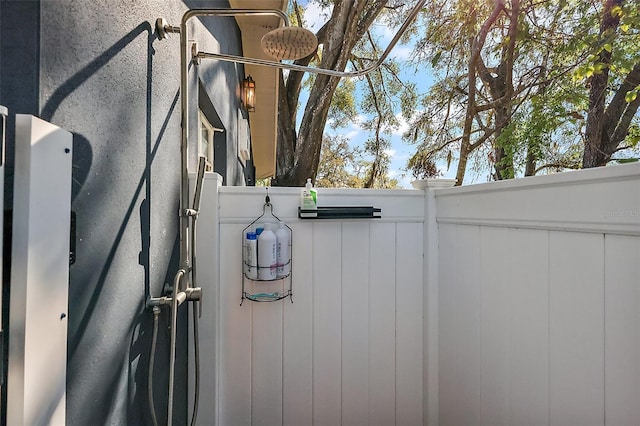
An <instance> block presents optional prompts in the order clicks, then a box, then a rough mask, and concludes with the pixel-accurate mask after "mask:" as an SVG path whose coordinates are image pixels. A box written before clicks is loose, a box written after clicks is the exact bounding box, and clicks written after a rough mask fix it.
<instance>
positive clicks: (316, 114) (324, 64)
mask: <svg viewBox="0 0 640 426" xmlns="http://www.w3.org/2000/svg"><path fill="white" fill-rule="evenodd" d="M385 3H386V1H384V0H375V1H364V0H336V1H335V2H334V6H333V11H332V14H331V19H330V21H329V22H327V25H325V27H323V30H322V31H323V32H322V34H320V32H319V33H318V37H319V42H320V43H322V60H321V63H320V65H319V67H320V68H325V69H333V70H338V71H344V69H345V67H346V65H347V62H348V60H349V56H350V54H351V51H352V49H353V47H354V46H355V44H356V42H357V41H358V40H359V39H360V37H361V36H362V35H363V34H364V33H365V31H366V30H367V28H369V26H370V25H371V23H372V22H373V20H374V19H375V17H376V16H377V15H378V13H379V12H380V10H381V9H382V8H383V7H384V5H385ZM292 77H294V78H295V80H294V79H292ZM300 77H301V76H300V75H299V74H295V73H289V78H287V82H286V89H285V90H281V91H280V96H281V97H282V96H286V95H287V94H290V95H291V96H290V97H289V98H288V100H287V102H288V106H289V108H288V111H280V114H279V116H278V123H279V125H280V126H281V127H283V130H282V131H278V138H284V139H283V140H279V141H278V147H279V148H280V147H282V149H283V155H284V156H285V157H286V158H284V159H282V161H278V164H279V168H277V170H276V177H275V178H274V179H272V181H271V184H272V185H273V186H303V185H304V183H305V182H306V180H307V178H315V176H316V174H317V171H318V163H319V161H320V151H321V148H322V136H323V133H324V128H325V124H326V122H327V116H328V113H329V106H330V104H331V98H332V97H333V93H334V92H335V90H336V87H337V86H338V83H339V81H340V78H338V77H330V76H326V75H320V74H318V75H317V76H316V77H315V82H314V84H313V87H312V88H311V91H310V93H309V100H308V101H307V105H306V107H305V109H304V114H303V116H302V122H301V124H300V131H299V134H298V135H297V137H296V135H295V130H293V131H291V129H295V123H296V112H297V99H298V95H299V87H300V86H299V85H300V81H301V78H300ZM290 79H291V80H290ZM289 84H292V87H291V88H290V87H289ZM294 86H295V87H294ZM292 100H295V107H294V102H292ZM279 104H280V105H282V100H281V101H280V102H279ZM281 115H282V116H281ZM291 152H293V153H294V154H293V161H291V157H290V153H291ZM278 156H280V152H278Z"/></svg>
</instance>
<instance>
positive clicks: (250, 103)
mask: <svg viewBox="0 0 640 426" xmlns="http://www.w3.org/2000/svg"><path fill="white" fill-rule="evenodd" d="M242 102H244V107H245V108H246V109H247V111H255V110H256V82H255V81H253V79H252V78H251V76H247V78H245V79H244V81H243V82H242Z"/></svg>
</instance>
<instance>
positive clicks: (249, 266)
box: [244, 232, 258, 280]
mask: <svg viewBox="0 0 640 426" xmlns="http://www.w3.org/2000/svg"><path fill="white" fill-rule="evenodd" d="M245 250H246V251H245V259H244V267H245V275H246V277H247V278H249V279H252V280H257V279H258V246H257V236H256V233H255V232H247V238H246V240H245Z"/></svg>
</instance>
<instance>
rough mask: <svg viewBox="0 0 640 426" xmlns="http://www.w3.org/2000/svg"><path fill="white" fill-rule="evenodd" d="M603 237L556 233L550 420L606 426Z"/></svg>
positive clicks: (553, 243)
mask: <svg viewBox="0 0 640 426" xmlns="http://www.w3.org/2000/svg"><path fill="white" fill-rule="evenodd" d="M603 240H604V238H603V235H598V234H582V233H570V232H551V234H550V244H549V258H550V264H549V268H550V271H549V272H550V273H549V279H550V295H549V296H550V302H549V317H550V324H549V325H550V336H549V337H550V338H549V340H550V348H549V349H550V356H549V359H550V365H549V368H550V396H549V398H550V420H551V423H552V424H584V425H587V424H589V425H593V424H602V423H603V422H604V325H603V324H604V300H603V296H604V283H603V279H604V265H603V263H604V262H603V259H604V244H603Z"/></svg>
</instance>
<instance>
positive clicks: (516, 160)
mask: <svg viewBox="0 0 640 426" xmlns="http://www.w3.org/2000/svg"><path fill="white" fill-rule="evenodd" d="M512 3H513V2H512V1H509V0H505V2H504V4H505V10H506V11H509V10H510V8H511V7H512ZM492 5H493V2H489V1H485V2H478V1H474V0H457V1H451V2H431V3H430V4H428V5H427V6H425V11H424V13H423V15H421V19H422V20H421V22H420V24H419V25H418V27H419V28H422V29H424V30H423V31H422V32H421V33H419V35H420V38H419V40H418V42H417V43H416V50H415V52H414V54H413V58H414V61H415V62H414V63H415V65H416V69H418V68H419V67H422V66H425V64H428V65H430V66H431V67H432V71H433V73H434V74H435V75H436V77H437V79H436V81H435V83H434V84H433V86H432V87H431V89H430V91H429V92H428V93H427V94H425V96H424V97H423V98H422V99H421V100H420V103H421V106H422V108H421V111H420V112H418V113H416V114H415V115H414V117H413V119H412V126H411V129H410V131H409V132H407V134H405V135H404V137H405V140H406V141H407V142H408V143H413V144H416V150H417V152H416V155H414V157H413V158H412V159H411V160H410V161H409V164H408V167H409V169H411V170H413V172H414V174H416V173H418V174H419V173H421V170H422V169H423V168H424V167H425V166H424V164H428V163H424V161H425V159H428V160H429V161H433V162H435V163H436V164H443V163H445V162H449V161H447V157H449V159H450V158H451V155H450V153H451V152H452V151H453V152H454V153H456V154H457V153H458V152H459V150H460V141H461V138H462V136H463V124H464V119H465V114H464V113H465V111H467V107H468V102H469V97H468V93H469V87H468V79H467V73H468V65H469V58H470V54H471V50H470V43H471V41H472V40H473V39H474V38H475V37H477V35H478V31H479V29H480V25H482V23H483V22H485V20H486V19H487V17H488V16H489V13H490V12H491V7H492ZM602 5H603V2H585V1H581V0H560V1H558V0H555V1H553V0H542V1H534V0H520V15H519V20H518V28H517V37H516V40H515V56H514V62H513V78H512V84H513V93H512V95H511V97H510V99H509V101H508V103H507V105H506V107H507V108H508V109H509V114H510V115H509V121H508V122H507V123H500V124H499V123H497V122H496V119H497V118H496V117H497V116H496V111H497V109H495V108H485V109H483V108H482V106H483V105H486V104H488V103H489V102H491V101H492V100H495V98H492V96H491V93H490V87H488V85H487V84H486V82H484V81H482V80H481V79H480V78H479V74H477V75H476V77H477V80H476V87H475V90H476V91H477V94H476V106H477V107H481V108H480V110H479V111H476V112H475V114H474V117H473V124H472V128H471V133H470V141H471V146H472V148H473V149H474V150H477V152H475V153H472V154H471V156H470V160H469V161H470V163H469V164H468V167H469V168H471V169H473V170H476V171H481V170H485V171H486V170H487V169H488V168H490V167H491V166H493V165H494V163H495V161H496V158H495V155H494V153H492V150H495V149H496V148H501V149H502V150H503V151H504V154H505V157H504V158H503V160H502V164H501V165H504V166H507V168H509V167H511V166H512V169H511V171H510V172H508V176H507V177H513V176H518V175H521V174H522V173H524V171H525V168H528V167H533V169H534V171H535V172H536V173H547V172H550V171H557V170H563V169H566V168H576V167H580V165H581V153H582V150H583V144H584V137H585V128H586V120H587V116H588V109H589V103H588V102H589V90H590V84H591V79H592V78H593V77H594V76H597V75H602V74H603V73H606V74H607V76H608V84H607V91H606V94H605V96H606V102H607V103H608V102H610V101H611V99H612V98H613V96H614V95H615V93H616V91H617V89H618V88H619V87H620V85H621V84H622V82H623V81H624V80H625V78H626V76H627V75H628V74H629V72H630V71H631V70H632V69H633V67H634V66H635V65H636V64H637V63H638V61H640V55H639V54H638V52H640V7H639V3H638V1H637V0H626V1H624V2H623V3H622V6H621V7H616V8H614V9H613V10H612V11H611V13H612V16H615V17H617V18H619V19H620V25H619V27H618V29H617V30H616V31H605V32H603V33H602V34H600V22H601V19H602ZM508 16H509V15H508V13H502V14H501V15H500V16H499V18H498V19H497V20H496V21H495V24H494V25H493V26H492V27H491V28H490V29H489V31H488V34H487V38H486V42H485V44H484V46H483V48H482V50H481V52H480V57H481V60H482V62H483V63H484V64H485V65H486V69H487V70H488V71H489V72H490V73H491V75H492V76H493V77H495V76H497V75H498V73H499V72H500V70H501V69H503V68H501V67H504V66H505V65H507V64H505V63H504V58H505V56H504V52H505V49H506V48H507V46H508V43H509V42H510V41H512V40H511V39H510V38H509V35H508V30H509V28H508V27H509V22H508V19H507V18H508ZM476 72H477V73H478V72H479V71H477V70H476ZM639 94H640V87H635V88H634V89H632V90H627V91H626V92H625V93H624V98H625V101H626V102H627V103H628V104H631V103H632V102H634V101H636V100H637V99H638V95H639ZM639 122H640V117H639V116H638V114H637V113H636V114H635V116H634V118H633V120H632V122H631V125H630V127H629V131H628V134H627V136H626V138H625V139H624V142H623V143H622V144H621V145H620V146H619V148H618V149H619V150H622V151H624V150H629V149H632V150H636V151H637V150H638V148H639V146H640V143H639V140H640V137H639V135H638V128H639V127H638V125H639ZM505 124H506V125H505ZM636 151H633V152H636ZM453 157H454V159H455V158H456V157H458V158H459V156H458V155H453ZM499 165H500V164H499Z"/></svg>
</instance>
